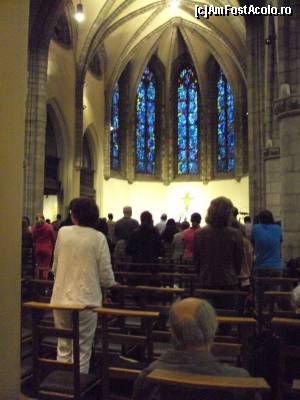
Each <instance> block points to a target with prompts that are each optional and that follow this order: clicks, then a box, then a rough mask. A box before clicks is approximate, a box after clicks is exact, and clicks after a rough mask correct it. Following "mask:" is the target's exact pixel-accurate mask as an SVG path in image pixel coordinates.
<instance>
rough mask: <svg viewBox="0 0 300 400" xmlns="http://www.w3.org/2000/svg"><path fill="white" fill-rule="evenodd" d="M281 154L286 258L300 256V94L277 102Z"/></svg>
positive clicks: (282, 213) (284, 250) (275, 109)
mask: <svg viewBox="0 0 300 400" xmlns="http://www.w3.org/2000/svg"><path fill="white" fill-rule="evenodd" d="M274 111H275V114H276V115H277V116H278V121H279V132H280V151H281V160H280V165H281V215H282V226H283V240H284V241H283V258H284V260H285V261H287V260H288V259H290V258H291V257H299V255H300V94H297V95H296V94H294V95H289V96H286V97H284V98H282V99H280V100H277V101H276V102H275V108H274Z"/></svg>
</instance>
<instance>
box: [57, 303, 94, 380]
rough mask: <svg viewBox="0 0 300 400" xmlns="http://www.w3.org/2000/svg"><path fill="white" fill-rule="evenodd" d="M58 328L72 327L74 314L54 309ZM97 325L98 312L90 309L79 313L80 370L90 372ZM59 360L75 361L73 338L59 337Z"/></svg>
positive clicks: (85, 372)
mask: <svg viewBox="0 0 300 400" xmlns="http://www.w3.org/2000/svg"><path fill="white" fill-rule="evenodd" d="M53 316H54V323H55V327H56V328H61V329H70V328H72V314H71V312H70V311H60V310H55V311H53ZM96 326H97V314H96V313H95V312H93V311H90V310H85V311H80V313H79V347H80V372H81V373H83V374H88V372H89V366H90V358H91V352H92V344H93V340H94V335H95V330H96ZM57 360H58V361H65V362H72V361H73V343H72V340H71V339H64V338H59V339H58V342H57Z"/></svg>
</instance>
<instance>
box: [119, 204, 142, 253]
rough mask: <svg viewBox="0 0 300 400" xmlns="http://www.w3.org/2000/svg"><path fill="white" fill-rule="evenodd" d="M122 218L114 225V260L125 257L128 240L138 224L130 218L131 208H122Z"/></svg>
mask: <svg viewBox="0 0 300 400" xmlns="http://www.w3.org/2000/svg"><path fill="white" fill-rule="evenodd" d="M123 215H124V216H123V218H121V219H119V220H118V221H117V222H116V224H115V237H116V241H117V243H116V246H115V250H114V256H115V258H121V257H125V256H126V246H127V243H128V239H129V237H130V235H131V234H132V232H133V231H134V230H135V229H136V228H138V226H139V223H138V221H137V220H136V219H133V218H131V216H132V208H131V207H129V206H126V207H124V208H123Z"/></svg>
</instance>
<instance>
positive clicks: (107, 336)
mask: <svg viewBox="0 0 300 400" xmlns="http://www.w3.org/2000/svg"><path fill="white" fill-rule="evenodd" d="M94 311H95V312H97V313H98V314H99V317H100V323H101V337H102V349H101V351H102V355H101V365H102V380H103V384H102V390H103V399H104V400H108V399H110V398H113V397H114V396H113V393H112V391H111V388H110V381H111V379H117V380H120V379H121V380H127V381H128V380H129V381H131V382H132V381H133V380H135V379H136V377H137V376H138V375H139V373H140V372H141V371H142V370H143V369H144V367H146V366H147V365H148V364H149V363H150V362H152V361H153V335H152V331H153V323H154V321H155V319H157V318H158V316H159V313H158V312H147V311H133V310H122V309H109V308H96V309H95V310H94ZM112 318H113V319H118V320H119V321H118V323H117V324H113V325H112V324H110V322H111V320H112ZM132 319H134V324H132ZM128 320H129V323H130V324H129V326H128V325H127V322H128ZM130 320H131V321H130ZM137 320H139V323H138V322H137ZM113 344H118V345H119V346H121V349H120V351H119V352H118V353H116V348H115V347H114V348H113V347H112V345H113ZM137 347H139V348H140V349H141V348H142V349H143V350H145V357H144V361H145V362H142V363H141V362H134V360H133V359H132V358H131V354H132V351H133V350H134V349H137ZM140 354H142V352H140ZM129 396H130V395H129Z"/></svg>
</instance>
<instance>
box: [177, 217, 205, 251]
mask: <svg viewBox="0 0 300 400" xmlns="http://www.w3.org/2000/svg"><path fill="white" fill-rule="evenodd" d="M191 223H192V226H191V227H190V228H188V229H186V230H184V231H183V232H182V234H181V239H182V240H183V242H184V253H183V258H185V259H192V258H193V247H194V236H195V233H196V232H198V231H199V230H200V229H201V228H200V223H201V215H200V214H199V213H193V214H192V215H191Z"/></svg>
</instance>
